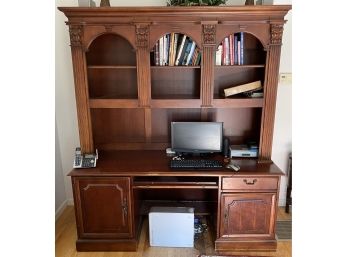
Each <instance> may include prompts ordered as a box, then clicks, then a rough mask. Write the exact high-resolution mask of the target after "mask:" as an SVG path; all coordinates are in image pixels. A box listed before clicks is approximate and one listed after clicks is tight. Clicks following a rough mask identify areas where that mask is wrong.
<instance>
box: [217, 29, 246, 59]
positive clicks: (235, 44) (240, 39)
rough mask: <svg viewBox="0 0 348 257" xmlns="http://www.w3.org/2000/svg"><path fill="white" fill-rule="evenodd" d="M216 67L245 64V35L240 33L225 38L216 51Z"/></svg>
mask: <svg viewBox="0 0 348 257" xmlns="http://www.w3.org/2000/svg"><path fill="white" fill-rule="evenodd" d="M215 62H216V63H215V64H216V65H243V64H244V33H243V32H239V33H235V34H233V35H229V36H228V37H225V38H224V39H223V40H222V42H221V44H220V45H219V46H218V48H217V50H216V56H215Z"/></svg>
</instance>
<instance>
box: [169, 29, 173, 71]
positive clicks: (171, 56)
mask: <svg viewBox="0 0 348 257" xmlns="http://www.w3.org/2000/svg"><path fill="white" fill-rule="evenodd" d="M173 53H174V33H173V32H172V33H170V43H169V62H168V64H169V66H173V65H174V60H173Z"/></svg>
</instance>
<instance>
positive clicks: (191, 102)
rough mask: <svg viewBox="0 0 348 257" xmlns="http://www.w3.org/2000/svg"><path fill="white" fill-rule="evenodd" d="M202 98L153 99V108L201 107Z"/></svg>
mask: <svg viewBox="0 0 348 257" xmlns="http://www.w3.org/2000/svg"><path fill="white" fill-rule="evenodd" d="M201 104H202V101H201V99H152V100H151V107H152V108H200V107H201Z"/></svg>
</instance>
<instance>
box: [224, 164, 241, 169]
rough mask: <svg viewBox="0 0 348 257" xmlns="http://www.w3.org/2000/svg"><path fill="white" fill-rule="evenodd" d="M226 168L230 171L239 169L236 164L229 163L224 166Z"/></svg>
mask: <svg viewBox="0 0 348 257" xmlns="http://www.w3.org/2000/svg"><path fill="white" fill-rule="evenodd" d="M226 168H228V169H232V170H234V171H239V170H240V167H239V166H238V165H237V164H233V163H229V164H227V165H226Z"/></svg>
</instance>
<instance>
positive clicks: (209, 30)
mask: <svg viewBox="0 0 348 257" xmlns="http://www.w3.org/2000/svg"><path fill="white" fill-rule="evenodd" d="M216 24H217V22H206V23H203V24H202V30H203V31H202V37H203V38H202V42H203V44H202V45H203V49H202V64H201V99H202V107H211V106H212V99H213V91H214V79H213V78H214V55H215V47H216Z"/></svg>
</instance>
